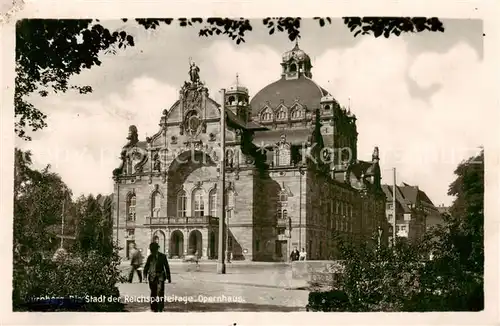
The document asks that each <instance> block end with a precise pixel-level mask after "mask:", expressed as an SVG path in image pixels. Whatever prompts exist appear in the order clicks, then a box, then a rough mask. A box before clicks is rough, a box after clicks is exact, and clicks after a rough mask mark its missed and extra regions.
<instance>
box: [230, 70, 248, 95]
mask: <svg viewBox="0 0 500 326" xmlns="http://www.w3.org/2000/svg"><path fill="white" fill-rule="evenodd" d="M227 92H228V93H231V92H243V93H248V88H246V87H245V86H243V85H242V84H241V83H240V81H239V75H238V74H236V82H235V83H234V84H232V85H231V86H229V87H228V88H227Z"/></svg>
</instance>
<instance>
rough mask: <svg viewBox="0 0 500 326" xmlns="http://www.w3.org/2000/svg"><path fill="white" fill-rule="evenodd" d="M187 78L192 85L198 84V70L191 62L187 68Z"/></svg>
mask: <svg viewBox="0 0 500 326" xmlns="http://www.w3.org/2000/svg"><path fill="white" fill-rule="evenodd" d="M189 78H190V79H191V82H192V83H193V84H198V83H199V81H200V68H199V67H198V66H197V65H196V64H195V63H194V62H191V64H190V67H189Z"/></svg>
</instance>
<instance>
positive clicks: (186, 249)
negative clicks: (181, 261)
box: [183, 229, 190, 256]
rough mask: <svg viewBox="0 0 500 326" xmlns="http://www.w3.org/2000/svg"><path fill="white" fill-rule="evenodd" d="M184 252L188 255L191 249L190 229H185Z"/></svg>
mask: <svg viewBox="0 0 500 326" xmlns="http://www.w3.org/2000/svg"><path fill="white" fill-rule="evenodd" d="M183 233H184V254H183V256H186V255H187V254H188V249H189V233H190V232H189V230H188V229H184V231H183Z"/></svg>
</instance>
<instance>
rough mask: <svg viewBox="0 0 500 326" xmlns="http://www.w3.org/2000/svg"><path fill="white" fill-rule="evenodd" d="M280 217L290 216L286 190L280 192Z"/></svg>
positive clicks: (278, 213)
mask: <svg viewBox="0 0 500 326" xmlns="http://www.w3.org/2000/svg"><path fill="white" fill-rule="evenodd" d="M277 206H278V212H277V215H278V219H286V218H288V211H287V206H288V194H287V193H286V192H285V191H282V192H280V194H279V197H278V205H277Z"/></svg>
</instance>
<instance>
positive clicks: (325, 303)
mask: <svg viewBox="0 0 500 326" xmlns="http://www.w3.org/2000/svg"><path fill="white" fill-rule="evenodd" d="M306 310H307V311H326V312H331V311H349V310H350V304H349V298H348V297H347V294H346V293H345V292H343V291H340V290H333V291H325V292H311V293H309V299H308V304H307V306H306Z"/></svg>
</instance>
